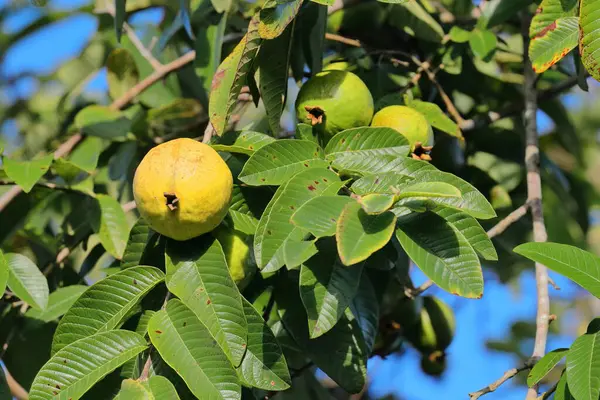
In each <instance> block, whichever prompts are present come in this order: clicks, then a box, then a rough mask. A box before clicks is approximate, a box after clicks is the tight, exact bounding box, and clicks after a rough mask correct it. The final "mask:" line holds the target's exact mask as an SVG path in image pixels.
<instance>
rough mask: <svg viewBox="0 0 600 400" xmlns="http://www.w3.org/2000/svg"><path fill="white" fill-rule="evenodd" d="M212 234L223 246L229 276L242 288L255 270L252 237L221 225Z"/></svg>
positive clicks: (248, 281)
mask: <svg viewBox="0 0 600 400" xmlns="http://www.w3.org/2000/svg"><path fill="white" fill-rule="evenodd" d="M214 234H215V236H216V237H217V240H219V243H221V247H223V252H224V253H225V259H226V260H227V266H228V267H229V273H230V275H231V278H233V281H234V282H235V284H236V285H237V287H238V289H239V290H244V288H246V286H247V285H248V283H250V281H251V280H252V277H253V276H254V274H255V273H256V270H257V266H256V263H255V261H254V252H253V251H252V237H251V236H248V235H245V234H243V233H241V232H237V231H234V230H231V229H228V228H226V227H224V226H222V225H221V226H219V227H218V228H217V229H216V230H215V231H214Z"/></svg>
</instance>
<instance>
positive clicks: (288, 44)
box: [258, 1, 301, 135]
mask: <svg viewBox="0 0 600 400" xmlns="http://www.w3.org/2000/svg"><path fill="white" fill-rule="evenodd" d="M299 3H301V1H300V2H299ZM259 29H260V27H259ZM293 32H294V24H293V23H292V24H291V25H290V26H289V27H288V28H287V29H286V30H285V31H283V33H282V34H281V35H279V36H278V37H276V38H275V39H272V40H265V41H264V42H263V44H262V46H261V49H260V53H259V54H258V63H259V68H260V76H259V80H258V87H259V89H260V95H261V97H262V100H263V103H264V105H265V111H266V113H267V119H268V120H269V126H270V127H271V132H273V134H274V135H277V134H279V132H280V131H281V123H280V122H281V114H282V113H283V108H284V106H285V101H286V94H287V83H288V76H289V69H290V56H291V51H292V43H293V41H292V39H293Z"/></svg>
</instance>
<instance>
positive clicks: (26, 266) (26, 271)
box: [4, 253, 49, 311]
mask: <svg viewBox="0 0 600 400" xmlns="http://www.w3.org/2000/svg"><path fill="white" fill-rule="evenodd" d="M4 259H5V261H6V266H7V267H8V281H7V285H8V288H9V289H10V290H11V291H12V292H13V293H14V294H15V295H16V296H17V297H18V298H20V299H21V300H23V301H24V302H26V303H27V304H29V305H30V306H31V307H34V308H36V309H38V310H41V311H44V310H45V309H46V307H47V305H48V295H49V293H48V292H49V290H48V281H47V280H46V277H45V276H44V275H43V274H42V272H41V271H40V270H39V268H38V267H37V265H35V264H34V263H33V261H31V260H30V259H29V258H27V257H25V256H24V255H22V254H17V253H7V254H5V255H4Z"/></svg>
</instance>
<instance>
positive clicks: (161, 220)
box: [133, 138, 233, 240]
mask: <svg viewBox="0 0 600 400" xmlns="http://www.w3.org/2000/svg"><path fill="white" fill-rule="evenodd" d="M232 190H233V177H232V175H231V171H230V170H229V168H228V167H227V164H226V163H225V161H223V159H222V158H221V156H219V154H218V153H217V152H216V151H215V150H213V149H212V148H211V147H210V146H208V145H206V144H204V143H200V142H197V141H195V140H192V139H187V138H183V139H175V140H170V141H168V142H165V143H162V144H160V145H158V146H156V147H154V148H153V149H152V150H150V151H149V152H148V153H147V154H146V155H145V156H144V158H143V159H142V161H141V163H140V165H139V166H138V167H137V169H136V171H135V176H134V178H133V196H134V199H135V202H136V204H137V208H138V210H139V212H140V214H141V215H142V217H143V218H144V219H145V220H146V221H147V222H148V224H149V225H150V227H151V228H152V229H154V230H155V231H156V232H158V233H160V234H161V235H164V236H167V237H169V238H172V239H175V240H188V239H191V238H194V237H196V236H200V235H202V234H204V233H207V232H210V231H212V230H213V229H214V228H216V227H217V226H218V225H219V224H220V223H221V221H222V220H223V218H224V217H225V215H226V214H227V211H228V209H229V202H230V200H231V193H232Z"/></svg>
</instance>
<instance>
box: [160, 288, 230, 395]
mask: <svg viewBox="0 0 600 400" xmlns="http://www.w3.org/2000/svg"><path fill="white" fill-rule="evenodd" d="M148 333H149V335H150V340H151V341H152V344H153V345H154V347H155V348H156V350H158V352H159V353H160V356H161V357H162V358H163V359H164V360H165V361H166V363H167V364H169V366H170V367H171V368H173V369H174V370H175V371H177V373H178V374H179V375H180V376H181V377H182V378H183V380H184V381H185V383H186V384H187V386H188V388H189V389H190V390H191V391H192V393H193V394H194V395H195V396H196V397H198V398H201V399H204V398H206V399H232V400H233V399H238V400H239V399H241V386H240V384H239V381H238V378H237V375H236V373H235V370H234V369H233V367H232V366H231V364H230V363H229V361H228V360H227V357H226V355H225V354H224V353H223V350H222V349H221V348H220V347H219V345H218V344H217V342H215V341H214V340H213V337H212V336H211V334H210V332H209V331H208V329H207V328H206V327H205V326H204V325H203V324H202V323H201V322H200V320H198V318H197V317H196V315H194V313H193V312H192V310H190V309H189V308H187V307H186V306H185V305H184V304H183V303H182V302H181V301H179V300H177V299H172V300H170V301H169V302H168V303H167V307H166V309H164V310H161V311H159V312H157V313H156V314H154V316H153V317H152V318H151V319H150V323H149V324H148Z"/></svg>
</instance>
